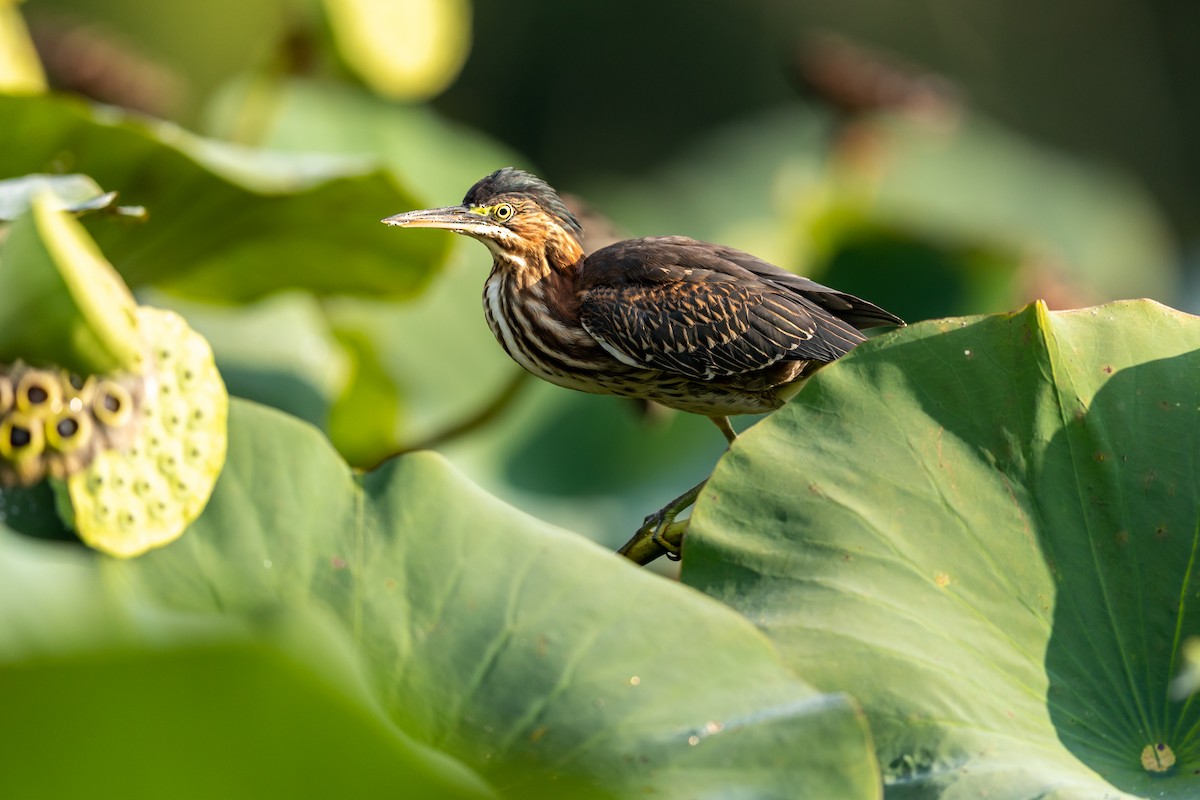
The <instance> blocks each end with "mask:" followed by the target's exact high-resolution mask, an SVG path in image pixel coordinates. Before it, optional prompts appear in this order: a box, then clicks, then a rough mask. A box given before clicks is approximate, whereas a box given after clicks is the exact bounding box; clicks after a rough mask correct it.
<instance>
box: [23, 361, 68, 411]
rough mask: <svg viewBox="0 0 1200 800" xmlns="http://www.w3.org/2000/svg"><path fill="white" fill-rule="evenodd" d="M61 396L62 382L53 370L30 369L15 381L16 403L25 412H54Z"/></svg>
mask: <svg viewBox="0 0 1200 800" xmlns="http://www.w3.org/2000/svg"><path fill="white" fill-rule="evenodd" d="M62 397H63V391H62V383H60V382H59V379H58V376H57V375H55V374H54V373H53V372H46V371H45V370H41V369H31V370H28V371H27V372H26V373H25V374H24V375H22V376H21V378H20V380H18V382H17V389H16V405H17V408H19V409H21V410H22V411H24V412H25V413H27V414H38V415H42V414H54V413H56V412H57V411H58V409H59V408H61V407H62Z"/></svg>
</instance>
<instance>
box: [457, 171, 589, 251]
mask: <svg viewBox="0 0 1200 800" xmlns="http://www.w3.org/2000/svg"><path fill="white" fill-rule="evenodd" d="M505 196H507V197H513V196H516V197H524V198H528V199H530V200H533V201H534V202H535V203H537V204H538V205H539V206H540V207H541V208H542V210H543V211H545V212H546V213H547V214H549V215H550V216H552V217H554V218H556V219H557V220H558V221H559V222H560V223H562V226H563V227H564V228H566V229H567V230H568V231H570V232H571V233H572V234H574V236H575V238H576V239H582V237H583V228H582V227H581V226H580V224H579V220H577V219H575V215H574V214H572V213H571V212H570V210H569V209H568V208H567V206H566V205H565V204H564V203H563V201H562V198H560V197H559V196H558V192H556V191H554V189H553V187H551V186H550V184H548V183H546V182H545V181H544V180H542V179H541V178H539V177H537V176H536V175H530V174H529V173H528V172H525V171H524V170H520V169H517V168H516V167H501V168H500V169H498V170H496V171H495V172H493V173H492V174H491V175H488V176H487V177H486V178H482V179H480V180H479V181H478V182H477V183H476V184H475V185H474V186H472V187H471V188H470V190H469V191H468V192H467V196H466V197H464V198H463V205H464V206H467V207H469V208H475V207H479V206H489V205H492V204H493V203H495V202H496V201H497V200H498V199H500V198H501V197H505Z"/></svg>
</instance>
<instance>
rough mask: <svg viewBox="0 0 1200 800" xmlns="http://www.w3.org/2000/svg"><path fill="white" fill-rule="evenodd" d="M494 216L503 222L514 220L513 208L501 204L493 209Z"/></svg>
mask: <svg viewBox="0 0 1200 800" xmlns="http://www.w3.org/2000/svg"><path fill="white" fill-rule="evenodd" d="M492 215H493V216H494V217H495V218H496V219H498V220H500V221H501V222H505V221H507V220H509V219H512V215H513V207H512V206H510V205H509V204H508V203H501V204H500V205H498V206H496V207H495V208H494V209H492Z"/></svg>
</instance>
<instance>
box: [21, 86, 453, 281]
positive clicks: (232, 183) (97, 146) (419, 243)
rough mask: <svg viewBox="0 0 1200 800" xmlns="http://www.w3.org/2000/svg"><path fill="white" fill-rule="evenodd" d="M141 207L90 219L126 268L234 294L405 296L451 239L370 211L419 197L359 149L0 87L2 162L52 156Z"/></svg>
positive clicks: (24, 163)
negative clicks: (180, 123)
mask: <svg viewBox="0 0 1200 800" xmlns="http://www.w3.org/2000/svg"><path fill="white" fill-rule="evenodd" d="M64 168H66V169H70V170H71V171H73V172H79V173H84V174H87V175H89V176H91V177H92V178H93V179H94V180H96V181H97V182H98V183H99V184H100V185H101V186H105V187H107V188H108V189H110V190H114V191H118V192H120V193H121V197H122V199H123V200H124V201H126V202H130V203H137V204H140V205H143V206H146V207H147V209H148V210H149V219H148V221H147V222H145V223H144V224H142V225H131V224H113V223H111V222H107V221H105V222H103V223H101V224H97V225H93V226H92V228H91V232H92V234H93V236H94V237H95V238H96V241H97V242H98V243H99V244H100V247H101V249H102V250H103V251H104V252H105V254H106V255H107V256H108V258H109V259H110V260H111V261H112V262H113V264H114V266H116V267H117V269H118V270H119V271H120V272H121V275H122V277H123V278H124V279H125V281H126V282H127V283H128V284H129V285H131V286H134V287H137V286H141V285H144V284H148V283H153V284H159V285H165V286H170V287H173V288H176V289H179V290H184V291H186V292H188V293H190V294H191V295H193V296H195V297H205V298H212V299H218V300H227V301H228V300H235V301H245V300H251V299H254V298H257V297H260V296H262V295H264V294H269V293H271V292H274V291H277V290H279V289H284V288H289V287H295V288H302V289H309V290H312V291H316V292H324V293H361V294H364V295H370V296H372V297H403V296H408V295H411V294H412V293H413V292H415V291H416V290H418V289H419V288H420V287H421V286H423V285H424V283H425V281H426V280H427V279H428V277H429V276H430V275H431V274H432V271H433V270H434V269H435V268H436V267H437V266H438V265H439V264H440V262H441V259H442V258H443V257H444V256H445V253H446V250H447V249H448V241H447V240H446V239H444V238H441V237H427V236H396V235H395V232H394V231H389V230H387V228H386V227H385V226H383V225H380V224H379V220H380V219H381V218H382V217H383V216H386V215H387V214H389V213H394V212H395V211H396V210H398V209H401V208H411V207H415V206H417V205H419V203H418V202H417V201H416V200H415V198H414V197H413V196H412V195H411V194H409V193H408V192H407V191H405V190H404V189H402V188H401V186H400V184H399V183H398V182H397V181H396V179H394V178H391V177H389V176H386V175H384V174H382V173H381V172H379V171H378V169H377V168H376V165H375V162H374V161H371V160H370V159H366V158H363V157H357V158H353V157H350V156H331V155H326V156H317V155H312V154H307V155H302V154H283V153H269V152H265V151H251V150H247V149H240V148H235V147H232V146H229V145H224V144H221V143H219V142H216V141H212V140H205V139H201V138H200V137H197V136H193V135H191V134H189V133H187V132H186V131H184V130H182V129H180V128H177V127H175V126H173V125H169V124H167V123H161V122H155V121H152V120H149V119H146V118H142V117H134V116H127V115H124V114H122V113H120V112H118V111H116V110H113V109H107V108H95V107H89V106H87V105H85V104H83V103H80V102H77V101H73V100H69V99H66V98H57V97H6V96H0V175H21V174H28V173H37V172H53V171H58V170H62V169H64Z"/></svg>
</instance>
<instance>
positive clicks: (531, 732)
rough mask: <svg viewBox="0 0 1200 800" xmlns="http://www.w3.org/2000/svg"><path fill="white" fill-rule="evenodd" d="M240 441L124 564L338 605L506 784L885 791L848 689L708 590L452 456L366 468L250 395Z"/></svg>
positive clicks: (146, 582) (227, 593) (424, 729)
mask: <svg viewBox="0 0 1200 800" xmlns="http://www.w3.org/2000/svg"><path fill="white" fill-rule="evenodd" d="M230 442H231V446H230V452H229V460H228V462H227V464H226V468H225V471H224V472H223V473H222V475H221V480H220V484H219V487H218V489H217V491H216V493H215V494H214V496H213V499H212V501H211V502H210V504H209V506H208V508H207V510H206V512H205V514H204V516H203V517H201V519H200V520H199V521H197V523H196V524H195V525H193V526H192V529H191V530H190V531H189V532H188V533H187V535H185V536H184V537H183V538H182V539H180V540H179V541H178V542H177V543H176V544H174V545H172V546H170V547H167V548H164V549H162V550H159V551H156V552H154V553H151V554H148V555H147V556H144V557H142V558H139V559H137V560H136V561H133V562H120V563H118V562H108V563H107V564H106V567H107V568H108V575H107V577H108V578H109V579H111V580H113V581H114V582H115V583H117V584H119V585H121V586H123V587H124V588H125V589H126V590H127V591H129V592H131V593H133V596H136V597H139V598H142V599H144V600H153V601H155V602H158V603H162V604H164V605H166V606H168V607H170V608H172V609H175V610H177V611H190V612H199V613H204V612H213V613H222V614H231V613H237V612H239V611H244V612H262V611H263V610H267V609H271V608H276V607H279V606H281V605H282V606H289V607H291V606H294V607H310V608H315V609H317V610H319V611H321V612H323V613H325V612H328V613H332V614H333V615H334V616H335V617H336V618H337V619H338V620H339V621H340V623H341V624H342V625H343V626H344V628H345V630H346V631H347V632H348V634H349V635H350V636H351V638H352V639H353V641H354V643H355V647H356V650H357V652H358V654H359V655H360V657H361V658H362V659H363V660H364V661H365V663H366V664H367V665H368V667H369V671H370V678H369V683H370V685H371V687H372V691H373V693H374V696H375V697H376V698H377V700H378V702H379V704H380V705H381V706H382V707H383V708H384V709H385V710H386V712H387V714H388V715H389V717H390V718H391V719H392V720H393V721H394V722H395V723H396V724H398V725H399V726H400V727H401V728H402V729H404V730H406V731H408V732H409V733H410V734H412V735H413V736H415V737H416V738H417V739H418V740H419V741H422V742H424V743H427V744H430V745H433V746H435V747H436V748H438V749H441V750H443V751H446V752H447V753H449V754H451V755H452V756H453V757H455V758H458V759H461V760H463V761H465V762H466V763H468V764H470V765H471V766H472V767H473V768H475V769H476V770H478V771H479V772H480V773H481V774H482V775H483V776H484V778H485V779H486V780H488V781H489V782H490V783H491V784H492V785H493V786H495V787H497V788H498V789H499V790H500V791H501V792H502V793H504V794H505V795H507V796H515V797H528V796H554V797H560V796H579V795H577V794H574V793H573V792H574V791H575V790H576V789H578V790H579V791H585V792H589V793H595V794H600V795H616V796H634V795H639V794H642V793H646V792H649V793H653V794H654V795H655V796H661V797H689V798H690V797H702V796H705V797H717V796H735V795H736V796H786V797H813V798H822V800H824V799H825V798H830V797H838V798H858V797H863V798H871V797H877V796H878V791H879V788H878V786H879V784H878V775H877V772H876V768H875V765H874V762H873V759H872V757H871V755H870V752H869V746H868V744H867V738H866V730H865V727H864V726H863V722H862V720H861V718H860V717H859V716H858V714H856V712H855V710H854V708H853V707H852V706H851V705H850V703H849V701H847V700H846V699H845V698H844V697H843V696H840V695H821V694H818V693H816V692H814V691H813V690H812V689H811V688H809V687H808V686H807V685H806V684H804V683H802V682H801V681H799V680H798V679H796V678H795V677H794V676H793V674H792V673H791V672H790V671H789V670H787V668H786V667H784V666H783V664H782V663H781V662H780V661H779V659H778V656H777V654H776V653H775V652H774V650H773V648H772V647H771V646H770V645H769V643H768V642H767V641H766V639H765V638H764V637H762V636H761V634H759V633H758V632H757V631H755V630H754V628H753V626H751V625H749V624H748V623H747V622H746V621H745V620H744V619H742V618H741V617H740V616H739V615H737V614H734V613H733V612H731V611H729V610H728V609H727V608H725V607H723V606H721V605H720V604H718V603H716V602H714V601H712V600H711V599H709V598H706V597H704V596H702V595H700V594H699V593H695V592H693V591H692V590H690V589H687V588H686V587H682V586H679V585H677V584H673V583H669V582H666V581H662V580H660V579H658V578H656V577H655V576H653V575H650V574H647V573H645V572H643V571H641V570H638V569H635V568H633V567H632V566H631V565H630V564H628V563H627V562H625V561H624V560H622V559H620V558H617V557H615V556H614V555H613V554H611V553H608V552H605V551H603V550H601V549H600V548H598V547H596V546H595V545H593V544H591V543H590V542H587V541H586V540H583V539H581V538H579V537H577V536H574V535H572V534H568V533H566V532H564V531H561V530H559V529H555V528H552V527H550V526H547V525H545V524H541V523H538V522H537V521H535V520H533V519H531V518H529V517H527V516H525V515H523V514H521V513H518V512H516V511H514V510H513V509H511V508H509V507H507V506H505V505H503V504H502V503H500V502H498V501H497V500H495V499H494V498H491V497H490V496H488V495H486V494H485V493H483V492H482V491H480V490H479V489H478V488H476V487H474V486H473V485H472V484H470V483H469V482H468V481H466V480H464V479H463V478H462V477H461V476H460V475H459V474H458V473H457V472H455V471H454V470H453V469H452V468H450V467H449V466H448V465H447V464H446V462H445V461H443V460H442V459H441V458H440V457H438V456H436V455H434V454H430V453H417V454H413V455H410V456H405V457H402V458H400V459H396V460H393V461H391V462H389V463H388V464H387V465H385V466H384V467H383V468H381V469H380V470H377V471H375V472H372V473H368V474H366V475H365V476H357V477H356V476H355V474H354V473H352V472H351V470H350V469H349V468H348V467H347V466H346V465H345V463H344V462H343V461H341V460H340V459H339V458H338V457H337V456H336V454H335V453H334V451H333V450H332V448H330V447H329V445H328V444H327V442H326V440H325V439H324V437H322V436H321V435H319V433H317V432H316V431H315V430H314V429H312V428H310V427H309V426H307V425H305V424H303V423H301V422H298V421H296V420H294V419H292V418H289V417H285V416H283V415H280V414H278V413H277V412H273V411H270V410H267V409H262V408H260V407H257V406H253V405H249V404H246V403H241V402H235V403H234V405H233V414H232V418H231V436H230ZM575 782H582V784H581V785H576V783H575ZM567 787H571V790H570V791H568V790H567Z"/></svg>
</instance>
